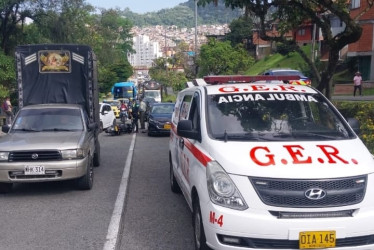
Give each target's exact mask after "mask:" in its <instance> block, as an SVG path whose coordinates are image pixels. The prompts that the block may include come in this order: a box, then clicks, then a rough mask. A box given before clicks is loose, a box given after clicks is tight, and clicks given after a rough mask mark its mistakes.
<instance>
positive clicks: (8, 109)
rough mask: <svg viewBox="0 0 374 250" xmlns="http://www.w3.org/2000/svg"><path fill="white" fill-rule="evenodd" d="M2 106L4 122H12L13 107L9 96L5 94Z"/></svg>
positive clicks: (9, 123)
mask: <svg viewBox="0 0 374 250" xmlns="http://www.w3.org/2000/svg"><path fill="white" fill-rule="evenodd" d="M2 108H3V111H4V113H5V115H6V124H8V125H9V126H10V125H11V124H12V122H13V119H14V114H13V111H12V109H13V107H12V103H11V102H10V97H9V96H7V97H6V98H5V101H4V103H3V105H2Z"/></svg>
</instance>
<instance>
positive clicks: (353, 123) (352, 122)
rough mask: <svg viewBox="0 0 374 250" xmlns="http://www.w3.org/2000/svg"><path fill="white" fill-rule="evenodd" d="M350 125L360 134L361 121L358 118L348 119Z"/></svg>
mask: <svg viewBox="0 0 374 250" xmlns="http://www.w3.org/2000/svg"><path fill="white" fill-rule="evenodd" d="M347 121H348V124H349V126H351V128H352V129H353V131H354V132H355V133H356V134H360V132H361V131H360V122H359V121H358V120H357V119H356V118H348V119H347Z"/></svg>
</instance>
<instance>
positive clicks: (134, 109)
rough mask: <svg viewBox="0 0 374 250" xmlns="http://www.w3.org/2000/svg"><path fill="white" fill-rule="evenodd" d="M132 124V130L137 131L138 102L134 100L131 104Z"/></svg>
mask: <svg viewBox="0 0 374 250" xmlns="http://www.w3.org/2000/svg"><path fill="white" fill-rule="evenodd" d="M131 116H132V124H133V131H134V132H135V133H138V131H139V125H138V120H139V104H138V103H136V102H135V101H134V104H133V106H132V112H131Z"/></svg>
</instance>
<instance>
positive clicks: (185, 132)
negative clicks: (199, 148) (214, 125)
mask: <svg viewBox="0 0 374 250" xmlns="http://www.w3.org/2000/svg"><path fill="white" fill-rule="evenodd" d="M177 134H178V135H179V136H181V137H186V138H189V139H194V140H198V141H201V134H200V132H199V131H196V130H194V129H193V126H192V121H190V120H182V121H179V122H178V126H177Z"/></svg>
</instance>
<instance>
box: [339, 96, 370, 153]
mask: <svg viewBox="0 0 374 250" xmlns="http://www.w3.org/2000/svg"><path fill="white" fill-rule="evenodd" d="M334 104H335V106H336V107H337V108H338V110H339V111H340V113H342V115H343V116H344V117H345V118H348V117H349V118H351V117H354V118H356V119H357V120H358V121H359V122H360V131H361V132H360V134H359V137H360V138H361V140H362V141H363V143H364V144H365V145H366V147H367V148H368V149H369V151H370V152H371V153H372V154H373V153H374V133H373V132H374V103H373V102H335V103H334Z"/></svg>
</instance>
